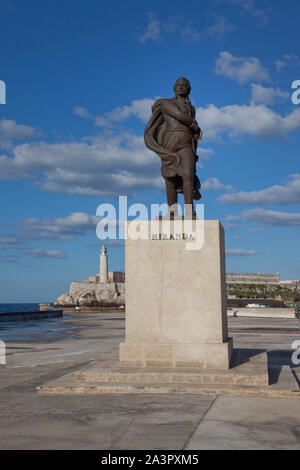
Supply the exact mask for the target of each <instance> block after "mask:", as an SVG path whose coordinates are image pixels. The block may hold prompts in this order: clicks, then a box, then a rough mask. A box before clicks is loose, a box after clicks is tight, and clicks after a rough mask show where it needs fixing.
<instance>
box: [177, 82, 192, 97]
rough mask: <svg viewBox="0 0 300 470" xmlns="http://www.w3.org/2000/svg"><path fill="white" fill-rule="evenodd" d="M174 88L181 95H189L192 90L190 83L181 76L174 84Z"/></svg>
mask: <svg viewBox="0 0 300 470" xmlns="http://www.w3.org/2000/svg"><path fill="white" fill-rule="evenodd" d="M174 90H175V93H177V95H179V96H188V94H189V92H190V86H189V83H188V82H187V81H186V80H185V79H184V78H179V79H178V80H177V82H176V83H175V85H174Z"/></svg>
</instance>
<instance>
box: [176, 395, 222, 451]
mask: <svg viewBox="0 0 300 470" xmlns="http://www.w3.org/2000/svg"><path fill="white" fill-rule="evenodd" d="M218 398H219V395H217V396H216V397H215V398H214V399H213V401H212V402H211V404H210V405H209V407H208V408H207V410H206V411H205V413H204V414H203V415H202V416H201V418H200V419H199V421H198V423H197V424H196V426H195V427H194V429H193V430H192V432H191V433H190V434H189V436H188V438H187V440H186V441H185V443H184V446H183V447H182V449H181V450H186V446H187V445H188V443H189V441H190V440H191V438H192V437H193V435H194V434H195V432H196V430H197V429H198V427H199V426H200V424H201V423H202V421H203V420H204V418H205V416H206V415H207V413H208V412H209V410H210V409H211V408H212V407H213V406H214V404H215V403H216V400H217V399H218Z"/></svg>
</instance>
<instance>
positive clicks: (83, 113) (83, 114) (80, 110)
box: [73, 106, 95, 119]
mask: <svg viewBox="0 0 300 470" xmlns="http://www.w3.org/2000/svg"><path fill="white" fill-rule="evenodd" d="M73 113H74V114H76V115H77V116H79V117H82V118H84V119H95V118H94V116H92V115H91V114H90V113H89V112H88V110H87V109H86V108H82V107H81V106H74V108H73Z"/></svg>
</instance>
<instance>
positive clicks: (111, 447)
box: [108, 416, 137, 450]
mask: <svg viewBox="0 0 300 470" xmlns="http://www.w3.org/2000/svg"><path fill="white" fill-rule="evenodd" d="M136 419H137V416H135V417H134V418H132V420H131V421H130V422H129V423H128V424H127V426H125V429H123V431H122V432H121V434H120V435H119V436H118V437H117V438H116V439H115V440H114V441H113V443H112V445H111V446H110V447H109V449H108V450H113V448H114V446H115V445H116V444H117V442H118V441H119V440H120V439H122V437H123V436H124V434H125V433H126V431H127V430H128V429H129V428H130V426H131V425H132V423H134V421H136Z"/></svg>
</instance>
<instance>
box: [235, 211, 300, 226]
mask: <svg viewBox="0 0 300 470" xmlns="http://www.w3.org/2000/svg"><path fill="white" fill-rule="evenodd" d="M243 217H244V219H245V220H249V221H251V222H258V223H263V224H268V225H275V226H292V227H300V213H299V212H298V213H292V214H290V213H287V212H278V211H270V210H266V209H258V208H256V209H250V210H247V211H244V213H243Z"/></svg>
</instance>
